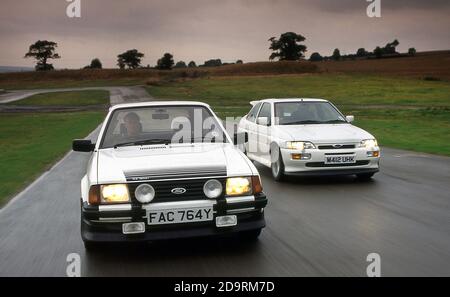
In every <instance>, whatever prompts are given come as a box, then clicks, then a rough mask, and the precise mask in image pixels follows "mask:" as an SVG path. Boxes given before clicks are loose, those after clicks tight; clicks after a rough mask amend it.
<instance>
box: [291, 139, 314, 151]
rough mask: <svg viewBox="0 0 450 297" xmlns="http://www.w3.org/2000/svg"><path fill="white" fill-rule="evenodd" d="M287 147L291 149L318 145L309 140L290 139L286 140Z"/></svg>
mask: <svg viewBox="0 0 450 297" xmlns="http://www.w3.org/2000/svg"><path fill="white" fill-rule="evenodd" d="M286 148H287V149H290V150H300V151H302V150H306V149H315V148H316V146H315V145H314V144H313V143H312V142H309V141H288V142H286Z"/></svg>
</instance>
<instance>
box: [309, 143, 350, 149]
mask: <svg viewBox="0 0 450 297" xmlns="http://www.w3.org/2000/svg"><path fill="white" fill-rule="evenodd" d="M338 145H340V146H339V147H337V146H338ZM318 148H319V150H341V149H351V148H355V145H354V144H342V145H341V144H327V145H319V146H318Z"/></svg>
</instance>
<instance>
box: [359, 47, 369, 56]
mask: <svg viewBox="0 0 450 297" xmlns="http://www.w3.org/2000/svg"><path fill="white" fill-rule="evenodd" d="M367 55H369V53H368V52H367V51H366V49H365V48H363V47H361V48H359V49H358V50H357V51H356V56H358V57H366V56H367Z"/></svg>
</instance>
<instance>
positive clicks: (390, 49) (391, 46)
mask: <svg viewBox="0 0 450 297" xmlns="http://www.w3.org/2000/svg"><path fill="white" fill-rule="evenodd" d="M399 44H400V42H398V40H397V39H395V40H394V41H392V42H390V43H388V44H386V46H385V47H384V48H383V49H382V50H383V54H396V53H397V51H396V50H395V48H396V47H397V46H398V45H399Z"/></svg>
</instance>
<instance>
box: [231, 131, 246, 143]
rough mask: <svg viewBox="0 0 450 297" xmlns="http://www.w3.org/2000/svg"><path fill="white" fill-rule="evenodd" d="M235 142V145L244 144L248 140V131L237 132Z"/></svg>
mask: <svg viewBox="0 0 450 297" xmlns="http://www.w3.org/2000/svg"><path fill="white" fill-rule="evenodd" d="M233 142H234V144H235V145H238V144H243V143H246V142H248V134H247V132H242V133H235V134H234V140H233Z"/></svg>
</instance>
